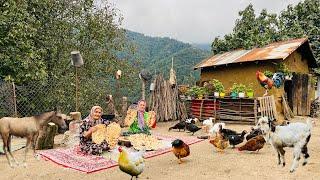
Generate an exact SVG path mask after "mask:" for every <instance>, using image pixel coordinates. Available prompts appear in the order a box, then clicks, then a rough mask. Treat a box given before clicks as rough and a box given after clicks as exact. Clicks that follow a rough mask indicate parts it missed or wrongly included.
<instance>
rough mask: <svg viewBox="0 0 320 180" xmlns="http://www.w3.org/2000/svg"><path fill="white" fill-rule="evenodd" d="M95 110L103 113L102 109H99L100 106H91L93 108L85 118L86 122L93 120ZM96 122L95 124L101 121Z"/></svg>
mask: <svg viewBox="0 0 320 180" xmlns="http://www.w3.org/2000/svg"><path fill="white" fill-rule="evenodd" d="M96 109H101V113H103V111H102V108H101V107H100V106H93V107H92V108H91V111H90V114H89V116H88V117H86V118H85V120H86V121H94V119H93V113H94V111H95V110H96ZM96 121H97V123H101V121H102V119H101V118H100V119H99V120H96Z"/></svg>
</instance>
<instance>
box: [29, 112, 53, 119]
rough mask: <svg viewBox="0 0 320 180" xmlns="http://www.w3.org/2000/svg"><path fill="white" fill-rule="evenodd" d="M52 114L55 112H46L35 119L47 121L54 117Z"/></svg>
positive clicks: (35, 116)
mask: <svg viewBox="0 0 320 180" xmlns="http://www.w3.org/2000/svg"><path fill="white" fill-rule="evenodd" d="M51 113H55V111H48V112H44V113H41V114H38V115H34V116H33V117H34V118H35V119H36V120H39V119H46V118H48V117H50V116H52V115H53V114H51Z"/></svg>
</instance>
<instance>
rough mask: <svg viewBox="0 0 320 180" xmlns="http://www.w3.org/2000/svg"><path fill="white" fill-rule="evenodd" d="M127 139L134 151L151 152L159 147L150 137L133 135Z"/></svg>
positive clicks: (156, 141)
mask: <svg viewBox="0 0 320 180" xmlns="http://www.w3.org/2000/svg"><path fill="white" fill-rule="evenodd" d="M128 139H129V141H130V142H131V144H132V146H133V148H134V149H136V150H146V151H151V150H157V149H158V148H159V147H160V141H159V140H158V139H157V138H156V137H154V136H152V135H146V134H134V135H131V136H129V137H128Z"/></svg>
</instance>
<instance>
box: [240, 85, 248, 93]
mask: <svg viewBox="0 0 320 180" xmlns="http://www.w3.org/2000/svg"><path fill="white" fill-rule="evenodd" d="M246 89H247V88H246V85H244V84H239V87H238V90H239V92H246Z"/></svg>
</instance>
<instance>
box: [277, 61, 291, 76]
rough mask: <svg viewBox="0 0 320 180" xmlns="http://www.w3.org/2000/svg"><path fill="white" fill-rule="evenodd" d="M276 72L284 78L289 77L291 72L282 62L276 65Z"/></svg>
mask: <svg viewBox="0 0 320 180" xmlns="http://www.w3.org/2000/svg"><path fill="white" fill-rule="evenodd" d="M277 71H279V72H283V74H284V75H285V76H291V75H292V72H291V71H290V70H289V68H288V67H287V65H286V64H284V63H283V62H281V63H278V64H277Z"/></svg>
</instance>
